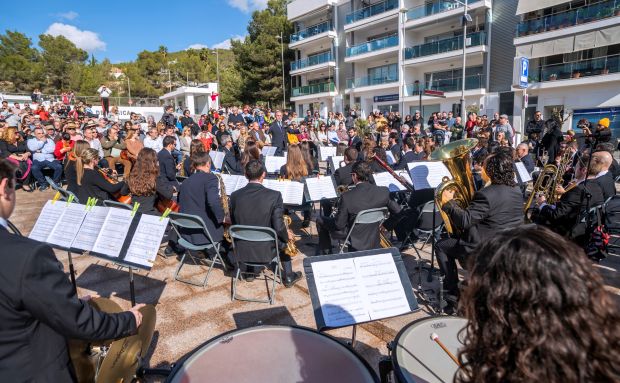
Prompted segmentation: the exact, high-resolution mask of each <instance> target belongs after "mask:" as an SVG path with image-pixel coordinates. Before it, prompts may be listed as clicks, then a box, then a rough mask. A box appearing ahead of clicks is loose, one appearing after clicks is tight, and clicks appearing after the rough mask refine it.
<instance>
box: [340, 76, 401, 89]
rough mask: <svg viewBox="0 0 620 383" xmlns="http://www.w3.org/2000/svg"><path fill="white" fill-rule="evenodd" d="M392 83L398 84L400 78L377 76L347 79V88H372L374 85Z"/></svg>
mask: <svg viewBox="0 0 620 383" xmlns="http://www.w3.org/2000/svg"><path fill="white" fill-rule="evenodd" d="M392 82H398V76H395V77H392V76H386V77H375V76H364V77H356V78H349V79H347V88H360V87H362V86H372V85H381V84H389V83H392Z"/></svg>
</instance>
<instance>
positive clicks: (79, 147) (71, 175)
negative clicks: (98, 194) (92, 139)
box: [65, 140, 90, 195]
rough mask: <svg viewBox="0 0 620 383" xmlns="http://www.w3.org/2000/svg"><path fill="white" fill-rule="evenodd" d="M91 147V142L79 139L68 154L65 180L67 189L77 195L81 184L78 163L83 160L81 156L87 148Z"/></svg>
mask: <svg viewBox="0 0 620 383" xmlns="http://www.w3.org/2000/svg"><path fill="white" fill-rule="evenodd" d="M88 148H90V144H89V143H88V141H85V140H77V141H75V144H74V145H73V149H72V150H71V151H70V152H69V155H68V156H67V162H66V163H65V180H66V181H67V190H68V191H70V192H71V193H73V194H75V195H77V192H78V189H79V186H78V184H77V173H76V163H77V162H82V158H81V157H80V156H81V155H82V153H84V151H85V150H86V149H88Z"/></svg>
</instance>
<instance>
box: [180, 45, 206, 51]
mask: <svg viewBox="0 0 620 383" xmlns="http://www.w3.org/2000/svg"><path fill="white" fill-rule="evenodd" d="M206 48H209V47H208V46H206V45H204V44H192V45H190V46H188V47H187V48H185V50H189V49H196V50H198V49H206Z"/></svg>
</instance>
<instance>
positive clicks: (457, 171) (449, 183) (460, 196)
mask: <svg viewBox="0 0 620 383" xmlns="http://www.w3.org/2000/svg"><path fill="white" fill-rule="evenodd" d="M477 144H478V140H477V139H475V138H466V139H464V140H458V141H454V142H451V143H449V144H446V145H443V146H442V147H440V148H439V149H436V150H435V151H434V152H433V153H432V154H431V160H433V161H441V162H443V164H444V165H445V166H446V167H447V168H448V171H450V174H451V175H452V178H453V179H452V180H450V179H449V178H448V177H444V178H443V181H442V183H441V184H439V186H437V189H435V204H436V205H437V209H438V210H439V213H440V214H441V217H442V218H443V221H444V224H445V226H446V231H447V232H448V233H449V234H455V231H456V230H455V227H454V225H453V223H452V222H451V221H450V217H449V216H448V215H447V214H446V213H444V211H443V209H442V208H443V203H442V196H443V193H444V191H446V190H449V189H454V190H455V193H454V201H456V203H457V204H458V205H459V206H460V207H461V208H463V209H465V208H466V207H467V206H468V205H469V204H470V203H471V201H472V199H473V196H474V193H475V192H476V188H475V184H474V176H473V174H472V170H471V155H470V150H471V149H472V148H473V147H474V146H476V145H477Z"/></svg>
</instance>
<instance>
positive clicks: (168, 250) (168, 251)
mask: <svg viewBox="0 0 620 383" xmlns="http://www.w3.org/2000/svg"><path fill="white" fill-rule="evenodd" d="M176 254H177V253H176V252H175V251H174V250H172V248H171V247H170V246H166V248H165V249H164V255H165V256H166V257H172V256H173V255H176Z"/></svg>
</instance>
